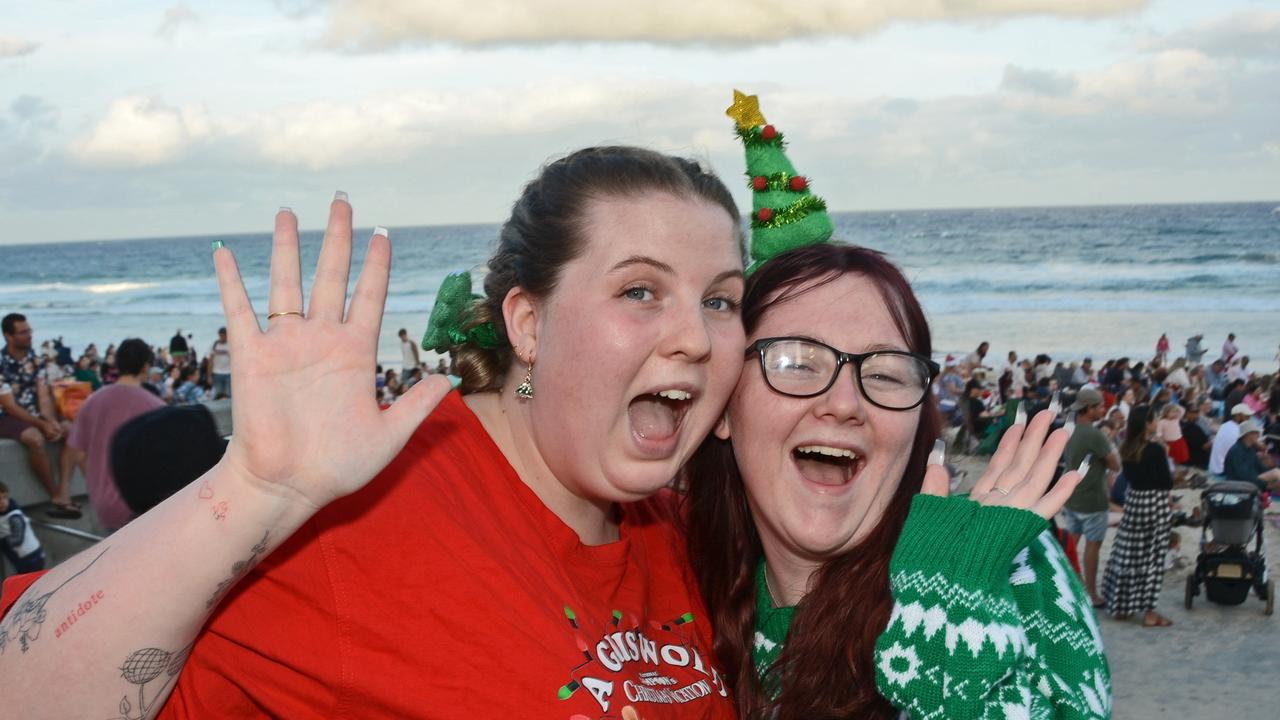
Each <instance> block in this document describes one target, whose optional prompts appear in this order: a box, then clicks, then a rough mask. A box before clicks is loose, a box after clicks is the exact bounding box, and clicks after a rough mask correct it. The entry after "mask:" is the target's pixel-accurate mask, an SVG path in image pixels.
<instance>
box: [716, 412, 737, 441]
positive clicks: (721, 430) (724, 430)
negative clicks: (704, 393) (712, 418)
mask: <svg viewBox="0 0 1280 720" xmlns="http://www.w3.org/2000/svg"><path fill="white" fill-rule="evenodd" d="M712 432H714V433H715V434H716V437H718V438H720V439H721V440H728V439H729V437H730V436H731V435H733V432H732V426H731V425H730V423H729V408H725V409H724V412H722V413H720V420H718V421H717V422H716V427H715V430H713V431H712Z"/></svg>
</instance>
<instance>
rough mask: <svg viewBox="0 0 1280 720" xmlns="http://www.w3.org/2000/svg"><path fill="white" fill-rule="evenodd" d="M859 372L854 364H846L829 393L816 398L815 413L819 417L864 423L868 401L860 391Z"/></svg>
mask: <svg viewBox="0 0 1280 720" xmlns="http://www.w3.org/2000/svg"><path fill="white" fill-rule="evenodd" d="M855 372H857V371H856V370H855V369H854V367H853V363H846V364H845V366H844V367H842V368H840V372H839V373H837V374H836V381H835V383H833V384H832V385H831V387H829V388H827V391H826V392H824V393H822V394H821V395H819V396H818V397H816V398H814V399H815V400H816V401H817V402H815V403H814V406H813V411H814V414H816V415H817V416H818V417H821V418H830V419H832V420H835V421H836V422H848V421H855V422H862V421H863V420H864V419H865V418H866V408H867V399H866V398H865V397H863V396H862V391H861V390H859V389H858V379H857V378H856V377H854V373H855Z"/></svg>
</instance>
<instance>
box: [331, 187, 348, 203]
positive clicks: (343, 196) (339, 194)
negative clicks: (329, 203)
mask: <svg viewBox="0 0 1280 720" xmlns="http://www.w3.org/2000/svg"><path fill="white" fill-rule="evenodd" d="M333 199H334V200H341V201H343V202H349V201H348V200H347V194H346V193H345V192H343V191H341V190H339V191H337V192H335V193H334V194H333Z"/></svg>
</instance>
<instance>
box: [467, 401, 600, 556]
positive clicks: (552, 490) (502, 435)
mask: <svg viewBox="0 0 1280 720" xmlns="http://www.w3.org/2000/svg"><path fill="white" fill-rule="evenodd" d="M465 402H466V403H467V406H468V407H470V408H471V410H472V412H474V413H475V414H476V417H478V418H480V423H481V424H482V425H483V426H484V429H485V430H486V431H487V432H488V433H489V436H490V437H492V438H493V441H494V442H495V443H496V444H497V445H498V448H499V449H500V450H502V454H503V455H504V456H505V457H506V459H507V462H509V463H511V466H512V467H513V468H515V471H516V474H517V475H519V476H520V480H521V482H523V483H524V484H525V485H526V486H528V488H529V489H530V490H532V491H533V493H534V494H535V495H537V496H538V499H539V500H541V501H542V504H543V505H546V506H547V509H548V510H550V511H551V512H553V513H555V515H556V517H558V518H560V520H561V521H563V522H564V524H565V525H568V526H569V528H570V529H572V530H573V531H574V532H575V533H577V534H578V538H579V539H581V540H582V542H583V544H585V545H604V544H606V543H610V542H614V541H616V540H617V539H618V537H619V534H618V523H617V521H616V519H615V516H616V510H617V505H616V504H615V503H612V502H608V501H605V500H598V499H592V498H584V497H582V496H580V495H578V494H576V493H574V492H573V491H572V490H570V489H569V488H568V487H566V486H565V485H564V483H563V482H561V481H560V480H559V479H558V478H557V477H556V476H555V474H554V473H552V472H551V468H550V467H548V466H547V463H546V461H545V460H544V459H543V458H542V454H541V453H540V452H539V451H538V447H537V443H536V442H535V441H534V438H533V432H532V427H533V424H532V419H531V417H530V408H529V403H530V401H525V400H520V399H518V398H516V396H515V385H514V384H512V386H511V387H509V388H507V387H504V388H503V389H502V390H501V391H499V392H497V393H476V394H473V395H467V396H466V397H465Z"/></svg>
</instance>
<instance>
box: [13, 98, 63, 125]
mask: <svg viewBox="0 0 1280 720" xmlns="http://www.w3.org/2000/svg"><path fill="white" fill-rule="evenodd" d="M9 109H10V110H12V111H13V114H14V116H15V117H17V118H18V120H19V121H20V122H23V123H28V124H31V125H42V126H46V127H48V126H52V125H53V122H54V119H55V118H56V116H57V109H56V108H54V107H53V106H52V105H50V104H49V103H48V102H46V101H45V100H44V99H43V98H39V97H36V96H35V95H19V96H18V97H16V98H14V100H13V102H12V103H10V104H9Z"/></svg>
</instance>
